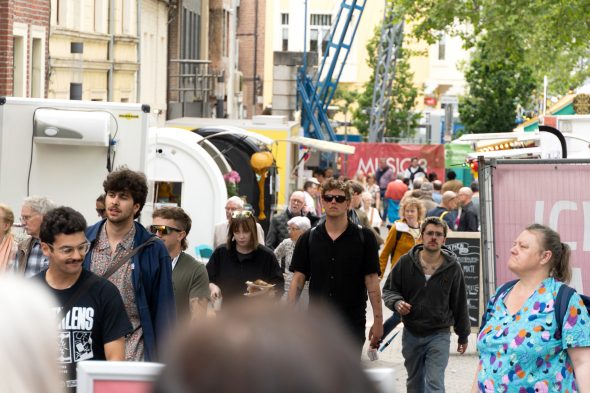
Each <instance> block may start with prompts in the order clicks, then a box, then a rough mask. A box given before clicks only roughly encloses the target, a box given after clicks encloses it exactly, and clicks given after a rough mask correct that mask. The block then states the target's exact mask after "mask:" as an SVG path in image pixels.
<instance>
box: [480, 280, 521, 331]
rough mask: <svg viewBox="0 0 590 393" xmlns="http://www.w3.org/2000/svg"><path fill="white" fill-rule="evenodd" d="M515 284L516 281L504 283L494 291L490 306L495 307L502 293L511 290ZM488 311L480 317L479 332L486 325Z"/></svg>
mask: <svg viewBox="0 0 590 393" xmlns="http://www.w3.org/2000/svg"><path fill="white" fill-rule="evenodd" d="M517 282H518V280H512V281H508V282H507V283H505V284H504V285H502V286H501V287H500V288H498V290H497V291H496V294H495V295H494V298H493V301H492V304H490V306H493V305H495V304H496V301H497V300H498V299H499V298H500V296H502V294H503V293H504V292H506V291H508V290H509V289H510V288H512V287H513V286H514V285H515V284H516V283H517ZM488 310H489V307H488ZM488 310H486V311H485V312H484V313H483V315H482V316H481V325H480V326H479V331H480V332H481V330H482V329H483V327H484V326H485V325H486V322H487V320H488Z"/></svg>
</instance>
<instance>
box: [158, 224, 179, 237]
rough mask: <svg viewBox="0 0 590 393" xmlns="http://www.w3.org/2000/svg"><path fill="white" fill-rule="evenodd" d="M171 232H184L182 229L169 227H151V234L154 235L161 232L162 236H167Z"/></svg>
mask: <svg viewBox="0 0 590 393" xmlns="http://www.w3.org/2000/svg"><path fill="white" fill-rule="evenodd" d="M171 231H175V232H182V229H178V228H174V227H170V226H168V225H150V232H151V233H153V234H156V233H158V232H160V233H161V234H162V235H167V234H169V233H170V232H171Z"/></svg>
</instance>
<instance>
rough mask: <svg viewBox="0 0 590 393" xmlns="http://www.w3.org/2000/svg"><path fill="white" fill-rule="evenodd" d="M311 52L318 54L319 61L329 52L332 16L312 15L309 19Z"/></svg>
mask: <svg viewBox="0 0 590 393" xmlns="http://www.w3.org/2000/svg"><path fill="white" fill-rule="evenodd" d="M309 25H310V30H309V50H310V51H311V52H318V61H319V62H321V59H322V57H323V56H324V54H325V53H327V51H328V49H329V48H328V40H329V38H330V28H331V27H332V15H331V14H311V15H310V19H309Z"/></svg>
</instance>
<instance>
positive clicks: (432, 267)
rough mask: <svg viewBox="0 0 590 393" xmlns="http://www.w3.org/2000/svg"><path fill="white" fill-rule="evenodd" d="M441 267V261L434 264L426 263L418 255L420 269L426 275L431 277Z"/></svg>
mask: <svg viewBox="0 0 590 393" xmlns="http://www.w3.org/2000/svg"><path fill="white" fill-rule="evenodd" d="M440 265H442V261H441V262H438V263H436V264H430V263H427V262H426V261H425V260H424V258H422V253H420V266H421V267H422V271H423V272H424V274H426V275H432V274H434V272H436V270H437V269H438V268H439V267H440Z"/></svg>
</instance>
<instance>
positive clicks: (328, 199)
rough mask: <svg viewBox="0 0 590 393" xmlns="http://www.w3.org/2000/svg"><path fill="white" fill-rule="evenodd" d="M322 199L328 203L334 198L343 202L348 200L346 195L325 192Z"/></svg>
mask: <svg viewBox="0 0 590 393" xmlns="http://www.w3.org/2000/svg"><path fill="white" fill-rule="evenodd" d="M322 199H323V200H324V201H326V202H328V203H330V202H332V201H333V200H336V203H343V202H344V201H346V197H345V196H344V195H330V194H325V195H322Z"/></svg>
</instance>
